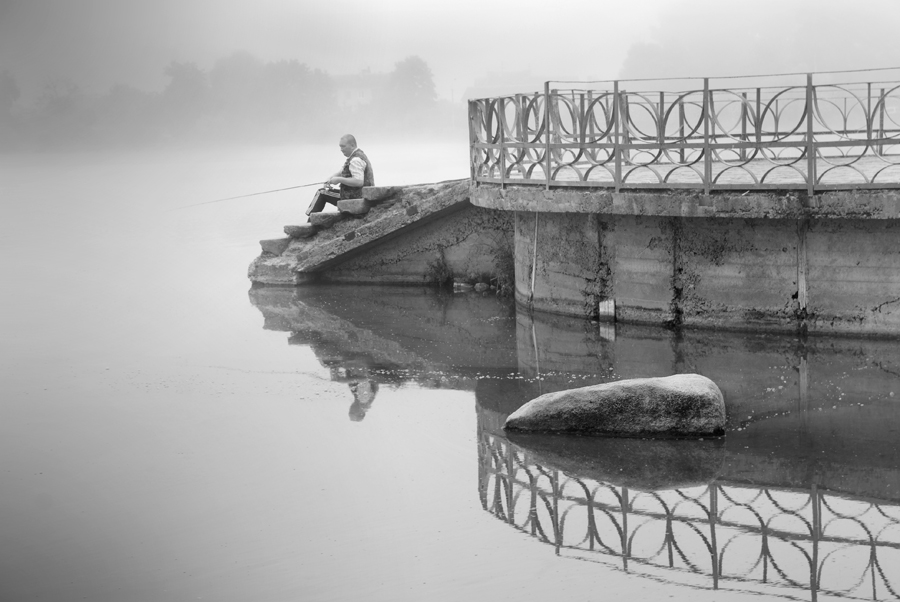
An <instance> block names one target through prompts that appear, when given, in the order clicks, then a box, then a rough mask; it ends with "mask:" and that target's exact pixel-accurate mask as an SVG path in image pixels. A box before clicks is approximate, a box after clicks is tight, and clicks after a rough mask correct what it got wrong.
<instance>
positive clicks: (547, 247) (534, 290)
mask: <svg viewBox="0 0 900 602" xmlns="http://www.w3.org/2000/svg"><path fill="white" fill-rule="evenodd" d="M515 215H516V219H515V275H516V299H518V300H519V301H523V302H525V303H528V304H530V305H532V306H533V307H534V309H537V310H541V311H547V312H552V313H561V314H566V315H584V316H592V315H593V314H595V313H596V308H597V302H598V301H599V300H600V299H601V298H604V297H605V296H606V294H607V293H606V289H607V285H606V278H607V272H608V262H607V261H606V256H605V254H604V249H603V240H602V233H601V229H602V227H603V223H602V222H601V221H600V220H599V219H597V218H598V216H596V215H591V214H583V213H581V214H579V213H561V214H547V213H525V212H516V214H515ZM535 236H536V237H537V247H535ZM532 283H533V287H532Z"/></svg>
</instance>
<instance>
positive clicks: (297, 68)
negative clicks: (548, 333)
mask: <svg viewBox="0 0 900 602" xmlns="http://www.w3.org/2000/svg"><path fill="white" fill-rule="evenodd" d="M898 24H900V5H898V4H897V3H896V2H892V1H890V0H859V1H856V2H853V3H850V2H842V1H838V0H830V1H822V0H795V1H776V0H763V1H760V2H754V3H746V2H730V1H721V0H720V1H713V0H643V1H642V2H630V3H629V2H597V1H590V0H574V1H569V2H558V3H553V4H551V3H547V2H538V1H537V0H522V1H519V2H515V3H511V2H478V1H476V0H459V1H456V2H452V3H441V4H435V3H423V2H414V1H411V0H385V1H380V2H365V1H363V0H339V1H336V2H318V1H316V2H310V1H301V2H297V1H288V0H260V1H250V0H232V1H229V2H228V3H222V2H217V1H214V0H185V1H176V0H159V1H157V2H152V3H146V2H136V1H134V0H79V1H78V2H71V1H70V0H28V1H26V0H0V148H7V149H8V148H47V147H54V146H64V147H74V148H78V147H79V146H85V145H88V146H90V145H93V146H97V145H104V144H139V145H140V144H148V143H153V144H158V143H167V142H171V141H180V142H197V141H212V142H220V141H231V140H235V141H242V142H294V141H298V140H307V141H311V140H317V139H320V138H321V139H325V140H332V139H333V138H334V137H335V135H338V134H337V133H338V132H342V131H349V130H353V131H357V132H364V133H366V134H369V135H370V136H379V137H382V136H388V135H390V136H392V137H394V138H401V139H402V138H404V137H405V136H407V135H410V134H411V133H413V132H415V133H417V134H419V135H421V134H423V133H424V134H426V135H429V136H432V137H444V138H451V139H459V138H460V137H462V138H463V139H464V137H465V125H466V124H465V114H466V113H465V109H464V107H463V101H464V100H465V99H466V98H472V97H483V96H493V95H500V94H510V93H516V92H530V91H534V90H538V89H540V88H541V86H542V85H543V82H544V81H545V80H564V81H570V80H578V81H591V80H610V79H615V78H647V77H651V78H658V77H674V76H677V77H688V76H690V77H703V76H733V75H743V74H767V73H785V72H795V71H802V72H806V71H828V70H853V69H866V68H873V67H893V66H897V65H900V50H898V49H897V47H896V45H894V44H893V43H892V39H893V37H892V36H893V31H894V30H895V29H896V26H897V25H898Z"/></svg>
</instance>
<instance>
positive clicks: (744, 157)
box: [741, 92, 747, 161]
mask: <svg viewBox="0 0 900 602" xmlns="http://www.w3.org/2000/svg"><path fill="white" fill-rule="evenodd" d="M741 98H742V101H741V144H746V143H747V93H746V92H741ZM746 160H747V149H746V148H745V147H743V146H741V161H746Z"/></svg>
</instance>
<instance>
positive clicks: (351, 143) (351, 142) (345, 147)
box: [340, 134, 356, 157]
mask: <svg viewBox="0 0 900 602" xmlns="http://www.w3.org/2000/svg"><path fill="white" fill-rule="evenodd" d="M340 147H341V152H342V153H344V156H345V157H349V156H350V153H352V152H353V151H355V150H356V138H354V137H353V136H351V135H350V134H345V135H343V136H341V141H340Z"/></svg>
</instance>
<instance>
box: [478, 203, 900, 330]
mask: <svg viewBox="0 0 900 602" xmlns="http://www.w3.org/2000/svg"><path fill="white" fill-rule="evenodd" d="M470 198H471V202H472V203H473V204H474V205H475V206H478V207H483V208H485V209H493V210H497V211H511V212H513V213H514V214H515V274H516V299H517V300H518V301H519V302H520V303H522V304H525V305H527V306H529V307H532V308H533V309H536V310H539V311H547V312H552V313H559V314H564V315H572V316H579V315H580V316H583V317H585V318H592V319H599V320H608V321H621V322H631V323H663V324H672V325H685V326H706V327H717V328H729V329H753V330H759V329H762V330H777V331H802V332H844V333H866V334H896V333H898V332H900V312H898V308H900V221H898V220H900V192H898V191H896V190H871V191H852V190H847V191H829V192H827V193H824V194H821V195H815V196H813V197H809V196H807V195H806V194H804V193H796V192H783V193H776V192H745V193H737V192H720V193H711V194H704V193H702V192H697V191H687V192H684V191H665V192H652V193H650V192H632V191H629V192H619V193H616V192H613V191H610V190H608V189H606V190H603V189H596V190H584V189H582V190H573V189H565V188H563V189H553V190H542V189H538V188H535V187H524V186H522V187H512V186H510V187H503V188H501V187H500V186H494V185H480V186H474V185H473V186H472V189H471V192H470Z"/></svg>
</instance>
